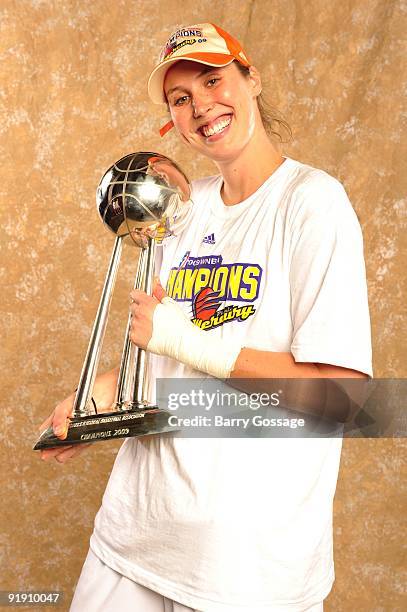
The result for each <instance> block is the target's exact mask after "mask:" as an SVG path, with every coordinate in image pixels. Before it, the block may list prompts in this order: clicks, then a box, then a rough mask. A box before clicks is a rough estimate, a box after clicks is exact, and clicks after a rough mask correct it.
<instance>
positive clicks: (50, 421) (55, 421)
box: [39, 368, 119, 463]
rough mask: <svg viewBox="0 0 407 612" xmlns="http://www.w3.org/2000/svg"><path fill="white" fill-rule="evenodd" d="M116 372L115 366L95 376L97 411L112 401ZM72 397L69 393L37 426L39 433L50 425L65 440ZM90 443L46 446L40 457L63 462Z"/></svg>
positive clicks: (105, 409)
mask: <svg viewBox="0 0 407 612" xmlns="http://www.w3.org/2000/svg"><path fill="white" fill-rule="evenodd" d="M118 374H119V369H118V368H115V369H114V370H111V371H110V372H105V373H104V374H101V375H100V376H98V377H97V378H96V381H95V385H94V387H93V398H94V399H95V403H96V406H97V409H98V412H99V413H101V412H107V411H109V410H110V408H111V406H112V404H113V402H114V398H115V393H116V385H117V378H118ZM74 399H75V393H71V395H69V396H68V397H67V398H65V399H64V400H63V401H62V402H60V403H59V404H58V405H57V406H56V408H55V410H53V411H52V412H51V414H50V415H49V417H48V418H46V419H45V421H43V423H41V425H40V427H39V431H40V433H41V432H42V431H44V429H47V428H48V427H50V426H52V428H53V430H54V433H55V435H56V436H57V437H58V438H60V440H65V438H66V435H67V431H68V422H69V417H70V416H71V415H72V409H73V403H74ZM91 445H92V443H84V444H72V445H66V446H56V447H54V448H47V449H44V450H41V451H40V457H41V459H43V460H44V461H49V460H51V459H55V460H56V461H57V462H58V463H65V462H66V461H68V459H72V458H73V457H77V456H78V455H80V454H81V453H83V451H84V450H86V449H87V448H88V447H89V446H91Z"/></svg>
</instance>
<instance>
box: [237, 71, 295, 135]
mask: <svg viewBox="0 0 407 612" xmlns="http://www.w3.org/2000/svg"><path fill="white" fill-rule="evenodd" d="M234 63H235V64H236V66H237V68H238V69H239V71H240V73H241V74H243V76H245V77H248V76H249V74H250V72H249V68H248V67H247V66H243V64H240V62H238V61H236V60H235V62H234ZM257 106H258V108H259V112H260V117H261V121H262V123H263V126H264V129H265V130H266V133H267V135H268V136H269V137H270V138H271V139H272V140H275V139H277V140H278V141H279V142H280V143H281V144H282V143H286V142H290V141H291V140H292V138H293V133H292V130H291V127H290V125H289V123H288V122H287V121H286V120H285V119H284V117H283V115H282V113H281V112H280V111H279V110H278V109H277V108H276V107H275V106H273V105H272V104H271V102H270V100H269V99H268V97H267V95H264V94H263V93H260V94H259V95H258V96H257ZM284 134H286V135H287V136H288V139H287V140H284V139H283V135H284Z"/></svg>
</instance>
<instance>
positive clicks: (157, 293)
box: [153, 276, 167, 302]
mask: <svg viewBox="0 0 407 612" xmlns="http://www.w3.org/2000/svg"><path fill="white" fill-rule="evenodd" d="M153 296H154V297H155V298H156V299H157V300H158V301H159V302H161V301H162V299H163V298H165V297H167V293H166V291H165V289H164V287H163V286H162V284H161V283H160V279H159V278H158V276H156V277H155V279H154V287H153Z"/></svg>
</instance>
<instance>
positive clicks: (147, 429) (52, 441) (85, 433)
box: [33, 403, 177, 450]
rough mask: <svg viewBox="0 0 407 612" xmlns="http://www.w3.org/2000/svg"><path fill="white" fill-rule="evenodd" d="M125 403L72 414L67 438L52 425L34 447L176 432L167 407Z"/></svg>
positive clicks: (37, 448) (35, 448) (68, 444)
mask: <svg viewBox="0 0 407 612" xmlns="http://www.w3.org/2000/svg"><path fill="white" fill-rule="evenodd" d="M123 406H125V409H123V408H122V407H121V410H115V411H113V412H104V413H101V414H90V415H87V416H83V417H72V418H71V419H69V425H68V433H67V436H66V438H65V439H64V440H61V439H60V438H58V437H57V436H56V435H55V434H54V430H53V428H52V427H48V429H45V430H44V431H43V432H42V434H41V435H40V437H39V438H38V440H37V442H36V443H35V445H34V447H33V450H42V449H44V448H53V447H56V446H72V445H73V444H84V443H88V442H98V441H101V440H112V439H115V438H132V437H137V436H147V435H153V434H160V433H165V432H169V431H172V432H175V431H177V429H176V428H175V427H171V426H170V425H169V424H168V418H169V417H170V416H171V413H170V412H167V411H166V410H162V409H161V408H158V407H157V406H151V405H146V404H144V403H143V404H134V403H131V404H124V405H123Z"/></svg>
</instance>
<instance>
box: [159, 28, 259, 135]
mask: <svg viewBox="0 0 407 612" xmlns="http://www.w3.org/2000/svg"><path fill="white" fill-rule="evenodd" d="M179 60H187V61H191V62H199V63H200V64H206V65H207V66H227V65H228V64H231V63H232V62H233V61H234V60H237V61H238V62H239V63H240V64H243V66H247V67H248V66H250V62H249V59H248V57H247V55H246V53H245V51H244V49H243V47H242V45H241V44H240V43H239V41H238V40H236V38H234V37H233V36H232V35H231V34H228V32H225V30H222V28H220V27H219V26H217V25H215V24H214V23H198V24H196V25H192V26H181V27H179V28H178V29H177V30H176V31H175V32H174V33H173V34H171V36H170V37H169V39H168V41H167V42H166V44H165V46H164V48H163V49H162V51H161V53H160V56H159V59H158V63H157V65H156V67H155V68H154V70H153V71H152V72H151V74H150V77H149V79H148V85H147V89H148V95H149V96H150V99H151V100H152V101H153V102H154V103H155V104H163V103H166V102H167V100H166V97H165V93H164V79H165V75H166V72H167V70H168V69H169V67H170V66H172V65H173V64H174V63H175V62H178V61H179ZM170 124H172V122H169V123H168V124H166V126H164V128H162V130H160V133H161V132H162V131H163V132H164V133H166V132H167V131H168V130H169V129H171V127H172V125H170ZM164 133H162V134H161V135H162V136H163V135H164Z"/></svg>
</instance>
